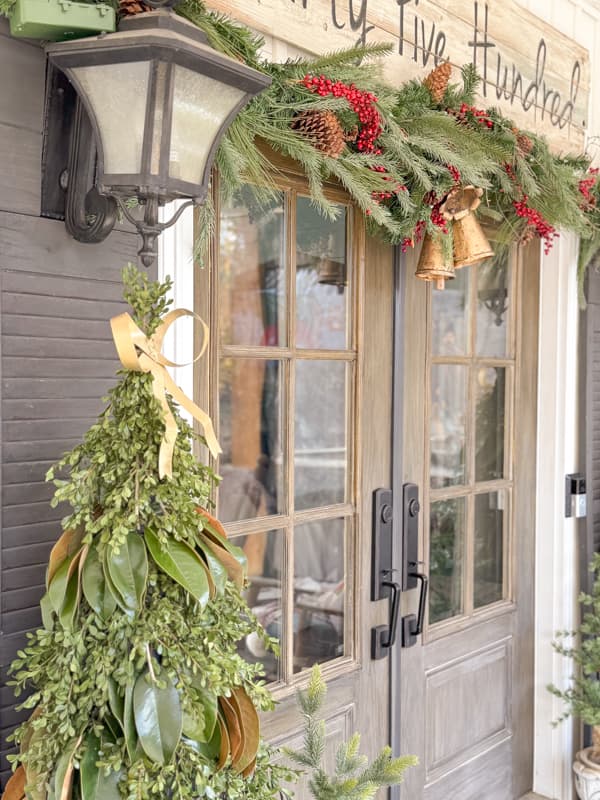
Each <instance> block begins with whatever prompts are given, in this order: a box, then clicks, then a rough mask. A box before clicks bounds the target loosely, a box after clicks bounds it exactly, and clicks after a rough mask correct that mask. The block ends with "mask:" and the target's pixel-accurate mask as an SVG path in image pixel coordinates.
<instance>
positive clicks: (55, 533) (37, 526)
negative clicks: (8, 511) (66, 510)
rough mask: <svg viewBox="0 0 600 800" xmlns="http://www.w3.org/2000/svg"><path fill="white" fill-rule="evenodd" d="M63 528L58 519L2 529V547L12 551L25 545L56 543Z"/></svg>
mask: <svg viewBox="0 0 600 800" xmlns="http://www.w3.org/2000/svg"><path fill="white" fill-rule="evenodd" d="M60 531H61V526H60V521H59V520H58V519H54V520H49V521H48V522H36V523H33V524H31V525H18V526H16V527H14V528H6V527H5V528H3V529H2V547H3V548H4V550H10V549H11V548H14V547H24V546H25V545H32V544H43V543H45V542H55V541H56V540H57V539H58V537H59V536H60Z"/></svg>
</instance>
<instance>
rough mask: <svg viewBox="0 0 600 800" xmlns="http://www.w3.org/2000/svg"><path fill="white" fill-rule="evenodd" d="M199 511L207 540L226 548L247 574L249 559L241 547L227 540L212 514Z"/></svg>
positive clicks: (221, 527) (202, 509) (202, 510)
mask: <svg viewBox="0 0 600 800" xmlns="http://www.w3.org/2000/svg"><path fill="white" fill-rule="evenodd" d="M197 511H198V513H199V514H200V516H201V517H202V529H203V533H204V535H205V536H206V538H207V539H209V540H212V541H213V542H214V543H215V544H217V545H219V546H220V547H224V548H225V550H227V552H228V553H230V554H231V555H232V556H233V557H234V558H235V559H236V561H237V562H238V563H239V565H240V566H241V567H242V569H243V570H244V573H246V571H247V569H248V559H247V558H246V555H245V553H244V551H243V550H242V549H241V548H240V547H236V545H234V544H231V542H230V541H229V540H228V538H227V533H226V532H225V528H224V527H223V525H222V524H221V523H220V522H219V520H218V519H217V518H216V517H213V516H212V514H209V513H208V511H206V510H205V509H204V508H199V509H197Z"/></svg>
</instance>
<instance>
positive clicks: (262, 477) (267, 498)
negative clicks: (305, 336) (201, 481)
mask: <svg viewBox="0 0 600 800" xmlns="http://www.w3.org/2000/svg"><path fill="white" fill-rule="evenodd" d="M281 373H282V368H281V362H280V361H275V360H267V359H259V358H224V359H222V360H221V367H220V373H219V378H220V386H219V442H220V444H221V447H222V448H223V454H222V455H221V457H220V462H219V470H220V474H221V476H222V478H223V480H222V481H221V484H220V486H219V517H220V519H221V521H222V522H232V521H234V520H241V519H252V518H254V517H264V516H266V515H268V514H276V513H277V512H279V511H282V510H283V507H284V499H283V491H282V485H283V483H282V482H283V452H282V435H281V431H282V425H281V408H282V400H281V393H282V388H281V383H282V374H281Z"/></svg>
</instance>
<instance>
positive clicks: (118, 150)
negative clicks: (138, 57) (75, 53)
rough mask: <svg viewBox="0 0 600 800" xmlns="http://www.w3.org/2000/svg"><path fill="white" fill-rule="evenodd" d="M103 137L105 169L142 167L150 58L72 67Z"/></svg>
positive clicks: (130, 170) (136, 169)
mask: <svg viewBox="0 0 600 800" xmlns="http://www.w3.org/2000/svg"><path fill="white" fill-rule="evenodd" d="M71 71H72V73H73V77H74V78H75V80H76V81H78V82H79V84H80V86H81V88H82V89H83V93H84V96H87V98H88V100H89V102H90V104H91V106H92V109H93V111H94V115H95V117H96V122H97V125H98V134H99V136H100V138H101V140H102V153H103V156H104V172H105V173H106V174H113V175H115V174H116V175H134V174H136V173H139V172H140V171H141V168H142V144H143V141H144V127H145V121H146V98H147V96H148V81H149V76H150V62H149V61H130V62H127V63H123V64H100V65H98V66H88V67H74V68H73V69H72V70H71Z"/></svg>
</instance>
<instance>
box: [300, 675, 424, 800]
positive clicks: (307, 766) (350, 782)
mask: <svg viewBox="0 0 600 800" xmlns="http://www.w3.org/2000/svg"><path fill="white" fill-rule="evenodd" d="M326 695H327V687H326V685H325V682H324V681H323V678H322V676H321V670H320V668H319V666H318V665H315V666H314V667H313V670H312V674H311V679H310V683H309V685H308V688H307V689H306V691H304V692H303V691H300V692H298V695H297V697H298V705H299V707H300V710H301V712H302V714H303V716H304V745H303V748H302V750H300V751H294V750H288V751H286V753H287V755H288V757H289V758H290V759H291V761H292V762H293V763H294V764H296V765H297V766H299V767H300V768H301V770H302V771H306V772H308V774H309V784H308V785H309V788H310V791H311V794H312V796H313V797H314V798H315V800H370V798H372V797H374V796H375V794H376V792H377V791H378V790H379V789H381V788H384V787H388V786H393V785H395V784H397V783H401V782H402V780H403V778H404V773H405V772H406V770H407V769H408V768H409V767H412V766H414V765H415V764H417V759H416V757H415V756H403V757H400V758H393V757H392V752H391V749H390V748H389V747H384V748H383V750H382V751H381V753H379V755H377V756H376V757H375V759H374V760H373V761H372V762H371V763H370V764H369V763H368V759H367V758H366V756H362V755H361V754H360V736H359V734H358V733H355V734H354V735H353V736H352V737H351V738H350V739H349V741H347V742H344V743H343V744H341V745H340V746H339V747H338V749H337V751H336V755H335V769H334V772H333V774H329V773H328V772H327V771H326V769H325V767H324V765H323V756H324V753H325V723H324V721H323V720H321V719H319V718H318V715H319V712H320V711H321V709H322V707H323V703H324V702H325V697H326Z"/></svg>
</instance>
